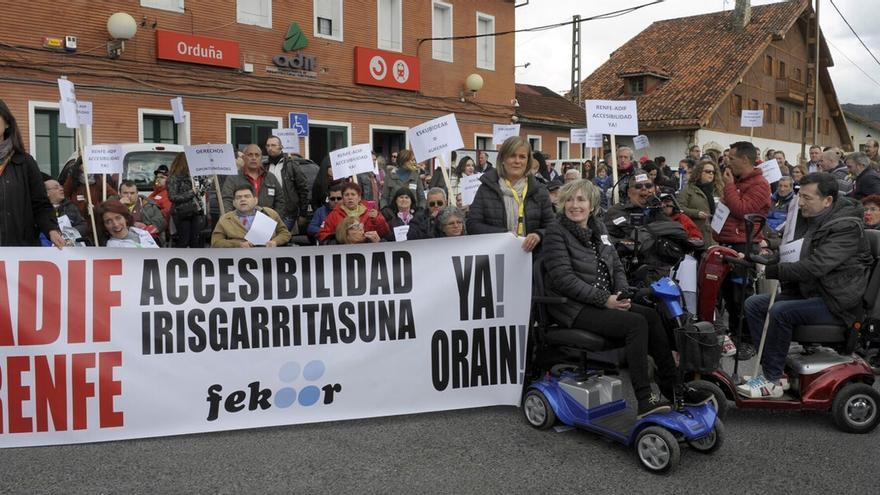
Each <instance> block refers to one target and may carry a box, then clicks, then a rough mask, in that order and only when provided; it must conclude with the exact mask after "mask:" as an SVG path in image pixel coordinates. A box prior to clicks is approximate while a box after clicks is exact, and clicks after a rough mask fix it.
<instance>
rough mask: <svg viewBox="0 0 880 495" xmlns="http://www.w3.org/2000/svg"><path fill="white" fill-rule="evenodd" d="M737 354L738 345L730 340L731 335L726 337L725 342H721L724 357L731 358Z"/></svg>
mask: <svg viewBox="0 0 880 495" xmlns="http://www.w3.org/2000/svg"><path fill="white" fill-rule="evenodd" d="M734 354H736V345H735V344H734V343H733V341H732V340H730V336H729V335H725V336H724V341H723V342H721V355H722V356H724V357H730V356H733V355H734Z"/></svg>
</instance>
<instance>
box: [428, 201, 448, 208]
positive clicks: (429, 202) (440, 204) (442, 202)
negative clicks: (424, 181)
mask: <svg viewBox="0 0 880 495" xmlns="http://www.w3.org/2000/svg"><path fill="white" fill-rule="evenodd" d="M444 204H446V203H445V202H444V201H428V206H429V207H431V208H433V207H435V206H443V205H444Z"/></svg>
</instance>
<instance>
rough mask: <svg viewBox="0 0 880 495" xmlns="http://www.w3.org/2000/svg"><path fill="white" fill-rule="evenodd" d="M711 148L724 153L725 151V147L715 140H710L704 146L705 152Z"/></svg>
mask: <svg viewBox="0 0 880 495" xmlns="http://www.w3.org/2000/svg"><path fill="white" fill-rule="evenodd" d="M709 150H715V151H717V152H719V153H722V152H724V147H723V146H721V145H720V144H718V143H716V142H715V141H709V142H708V143H706V144H705V145H704V146H703V153H706V152H707V151H709Z"/></svg>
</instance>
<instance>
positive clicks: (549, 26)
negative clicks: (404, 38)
mask: <svg viewBox="0 0 880 495" xmlns="http://www.w3.org/2000/svg"><path fill="white" fill-rule="evenodd" d="M665 1H666V0H654V1H653V2H650V3H645V4H642V5H636V6H635V7H630V8H626V9H620V10H615V11H613V12H606V13H604V14H599V15H595V16H593V17H583V18H581V19H580V20H578V21H574V20H571V21H565V22H557V23H555V24H547V25H544V26H535V27H531V28H524V29H514V30H511V31H502V32H500V33H486V34H467V35H463V36H446V37H442V38H420V39H419V44H418V46H422V43H424V42H426V41H455V40H470V39H476V38H485V37H488V36H505V35H508V34H515V33H531V32H536V31H546V30H549V29H556V28H558V27H563V26H568V25H571V24H574V23H575V22H586V21H594V20H600V19H612V18H614V17H620V16H622V15H626V14H629V13H631V12H635V11H636V10H639V9H643V8H645V7H649V6H651V5H654V4H658V3H663V2H665Z"/></svg>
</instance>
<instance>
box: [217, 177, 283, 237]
mask: <svg viewBox="0 0 880 495" xmlns="http://www.w3.org/2000/svg"><path fill="white" fill-rule="evenodd" d="M233 204H234V205H235V210H233V211H230V212H228V213H226V214H225V215H223V216H222V217H220V220H218V221H217V225H216V226H215V227H214V233H213V234H211V247H233V248H235V247H242V248H249V247H254V245H253V244H252V243H251V242H250V241H248V240H247V239H245V236H246V235H247V233H248V230H250V228H251V226H252V225H253V223H254V219H255V218H256V216H257V214H258V213H262V214H264V215H267V216H268V217H269V218H271V219H272V220H274V221H275V223H276V226H275V232H274V233H273V234H272V239H271V240H269V242H267V243H266V247H276V246H283V245H285V244H287V242H288V241H290V232H289V231H288V230H287V228H286V227H285V226H284V221H283V220H281V217H280V216H279V215H278V213H277V212H275V210H273V209H271V208H263V207H260V206H257V196H256V194H254V186H252V185H250V184H249V183H248V184H240V185H238V186H237V187H236V188H235V190H234V191H233Z"/></svg>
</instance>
